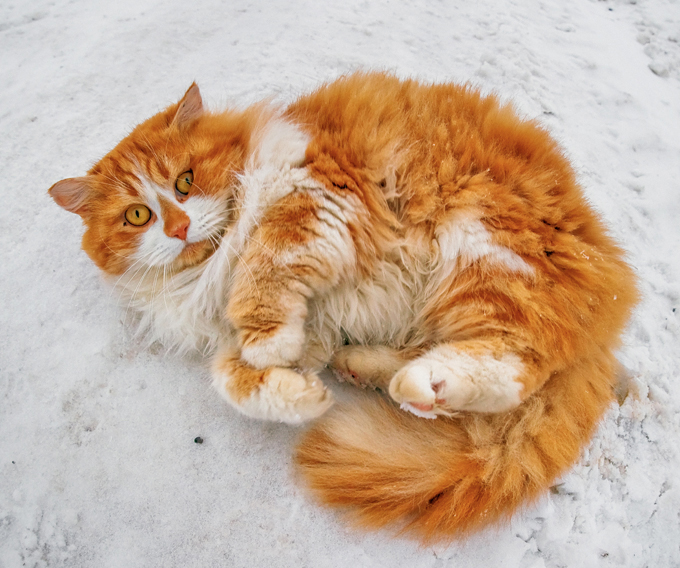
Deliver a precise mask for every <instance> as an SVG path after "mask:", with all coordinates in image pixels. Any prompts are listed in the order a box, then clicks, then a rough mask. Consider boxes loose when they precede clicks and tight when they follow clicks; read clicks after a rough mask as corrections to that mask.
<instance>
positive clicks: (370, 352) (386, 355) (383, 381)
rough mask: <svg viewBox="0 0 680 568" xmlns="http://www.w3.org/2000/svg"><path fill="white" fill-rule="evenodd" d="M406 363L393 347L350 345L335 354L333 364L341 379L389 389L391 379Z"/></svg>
mask: <svg viewBox="0 0 680 568" xmlns="http://www.w3.org/2000/svg"><path fill="white" fill-rule="evenodd" d="M405 362H406V361H405V359H403V357H402V356H401V354H400V352H399V351H397V350H396V349H392V348H390V347H385V346H382V345H375V346H374V345H371V346H367V345H347V346H345V347H343V348H341V349H339V350H338V351H337V352H336V353H335V356H334V357H333V361H332V362H331V366H332V368H333V372H334V373H335V376H336V377H337V378H338V380H339V381H341V382H347V383H350V384H351V385H354V386H355V387H359V388H362V389H365V388H366V387H369V388H373V389H382V390H387V386H388V385H389V382H390V379H391V378H392V377H393V376H394V373H396V372H397V371H398V370H399V369H400V368H401V367H402V366H403V365H404V363H405Z"/></svg>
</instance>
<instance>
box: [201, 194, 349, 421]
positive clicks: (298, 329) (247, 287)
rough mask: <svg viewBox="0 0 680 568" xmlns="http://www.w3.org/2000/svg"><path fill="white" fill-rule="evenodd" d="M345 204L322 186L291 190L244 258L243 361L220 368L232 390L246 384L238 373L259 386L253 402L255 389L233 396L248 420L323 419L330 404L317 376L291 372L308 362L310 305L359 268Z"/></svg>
mask: <svg viewBox="0 0 680 568" xmlns="http://www.w3.org/2000/svg"><path fill="white" fill-rule="evenodd" d="M346 205H347V204H346V203H345V202H344V201H343V200H342V199H341V198H340V197H338V196H334V195H331V194H329V193H328V191H327V190H325V189H324V188H323V187H321V186H320V185H319V184H317V185H316V186H312V187H307V188H306V189H305V191H296V192H293V193H291V194H290V195H288V196H286V197H285V198H283V199H281V200H280V201H278V202H277V203H276V204H274V205H273V206H272V207H271V208H270V209H269V210H268V211H267V212H266V214H265V216H264V218H263V219H262V221H261V223H260V225H259V226H258V228H257V230H256V231H255V233H254V234H253V236H252V237H251V238H250V239H249V241H248V246H247V248H246V249H245V251H244V252H243V254H242V255H241V257H240V264H239V265H238V270H237V275H236V278H235V281H234V283H233V285H232V289H231V294H230V298H229V302H228V307H227V318H228V320H229V321H230V323H231V325H232V326H233V327H234V328H235V330H236V333H237V337H238V340H237V342H238V355H239V357H238V360H234V358H233V357H232V358H229V357H227V358H226V359H225V360H222V361H220V360H216V363H215V368H216V369H217V375H218V380H221V381H224V382H225V384H227V385H231V386H229V387H228V390H229V389H231V390H233V389H234V388H237V387H236V386H234V385H239V384H241V382H243V381H241V380H240V379H237V378H235V375H237V374H240V373H245V375H248V376H247V378H246V379H244V382H245V383H247V384H251V383H253V384H254V383H256V384H258V385H259V386H258V388H257V389H255V390H252V392H256V394H255V395H252V396H254V398H249V397H250V396H251V395H250V394H248V393H250V392H251V391H248V393H246V396H245V397H244V396H241V394H239V395H238V397H236V398H234V397H233V396H232V395H229V396H232V399H233V400H237V404H238V405H240V406H241V408H242V409H243V411H244V412H245V413H246V414H251V415H259V416H260V417H262V418H268V419H275V420H284V421H288V422H290V421H296V420H298V417H300V419H301V420H305V419H308V418H312V417H314V416H317V415H319V414H321V413H322V412H323V411H325V410H326V409H327V408H328V406H329V404H330V400H331V398H330V393H326V392H325V390H323V384H322V383H321V381H320V380H319V379H318V378H317V377H316V376H315V375H313V374H310V373H303V374H301V373H298V372H297V371H294V370H292V369H293V368H296V367H298V366H301V365H305V364H306V363H307V360H308V359H309V358H308V357H306V350H307V346H308V341H307V337H306V330H305V322H306V319H307V310H308V305H307V304H308V301H309V299H310V298H312V297H313V296H315V295H318V294H323V293H324V292H325V291H326V290H328V289H330V288H331V287H333V286H335V285H337V283H338V282H339V281H340V279H341V278H342V277H343V276H345V275H348V274H350V273H351V270H352V269H353V267H354V265H355V260H356V259H355V249H354V244H353V239H352V236H351V235H350V230H349V228H348V226H347V222H348V216H349V214H350V213H351V211H348V210H347V207H346ZM238 388H240V387H238ZM231 390H230V392H231ZM239 392H240V391H239ZM239 397H240V398H239ZM243 401H246V403H247V405H246V406H247V409H246V407H245V406H243V404H244V403H243ZM262 401H264V402H262ZM261 404H265V405H266V406H267V410H266V411H265V410H262V409H261V408H260V406H258V405H261ZM253 408H256V409H255V410H252V409H253ZM291 415H292V416H293V419H292V420H291V418H290V417H291Z"/></svg>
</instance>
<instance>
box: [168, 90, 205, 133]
mask: <svg viewBox="0 0 680 568" xmlns="http://www.w3.org/2000/svg"><path fill="white" fill-rule="evenodd" d="M202 114H203V99H202V98H201V91H200V90H199V89H198V85H197V84H196V83H192V84H191V87H189V89H188V90H187V92H186V93H185V94H184V96H183V97H182V100H181V101H179V103H178V105H177V112H175V117H174V118H173V119H172V124H174V125H176V126H178V127H179V128H184V127H186V126H187V125H189V124H190V123H192V122H193V121H194V120H196V119H197V118H198V117H199V116H201V115H202Z"/></svg>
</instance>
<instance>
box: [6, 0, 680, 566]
mask: <svg viewBox="0 0 680 568" xmlns="http://www.w3.org/2000/svg"><path fill="white" fill-rule="evenodd" d="M0 53H2V57H1V58H0V70H1V71H2V83H3V84H2V88H0V140H1V141H0V167H1V168H2V176H1V178H2V180H3V191H2V196H3V197H2V200H3V204H2V207H1V208H0V231H1V233H0V234H1V235H2V253H1V254H2V261H1V263H0V345H1V347H0V566H1V567H2V568H15V567H24V566H25V567H47V566H49V567H73V568H84V567H97V568H109V567H110V568H113V567H120V568H135V567H149V566H163V567H172V566H177V567H203V566H225V567H226V566H228V567H260V566H262V567H269V566H277V567H296V568H299V567H314V568H316V567H321V568H323V567H329V568H331V567H345V566H358V567H385V568H393V567H400V566H404V567H422V568H426V567H428V568H429V567H432V568H434V567H456V568H459V567H477V566H479V567H482V566H483V567H487V566H488V567H495V566H504V567H511V568H514V567H525V568H543V567H560V566H569V567H610V566H611V567H622V566H624V567H645V566H650V567H655V568H656V567H670V566H680V516H679V515H680V480H679V478H678V473H677V472H678V471H680V451H679V450H680V388H679V381H678V379H679V378H680V286H679V284H678V282H679V276H680V254H678V252H677V249H678V247H679V245H680V229H679V228H678V226H679V225H678V219H679V218H680V2H679V1H678V0H637V1H635V0H628V1H624V0H605V1H595V0H571V1H570V2H562V1H560V0H522V1H520V0H509V1H502V0H480V1H477V2H464V1H462V0H440V1H436V0H392V1H389V0H375V1H372V2H369V1H359V0H343V1H342V2H340V1H334V2H322V1H319V0H285V1H283V0H278V1H272V2H265V1H263V0H261V1H259V2H258V1H249V0H230V1H229V2H222V1H221V0H201V1H196V2H180V1H179V0H163V1H159V0H117V1H116V2H103V1H97V2H92V1H88V0H22V1H21V2H19V1H18V0H15V1H12V0H10V1H5V2H3V3H1V4H0ZM358 68H363V69H388V70H392V71H394V72H395V73H397V74H398V75H400V76H403V77H419V78H421V79H423V80H428V81H457V82H466V81H469V82H471V83H473V84H475V85H477V86H479V87H480V88H482V89H483V90H484V91H486V92H491V91H495V92H497V93H498V94H500V96H501V97H502V98H503V99H504V100H508V101H514V103H515V104H516V106H517V108H518V110H519V111H520V112H521V113H522V115H523V116H525V117H528V118H535V119H538V120H539V121H540V122H542V123H543V124H544V125H545V126H546V127H547V128H548V129H549V130H550V131H551V132H552V133H553V134H554V136H555V137H556V138H557V139H558V140H559V141H560V142H561V144H562V145H563V147H564V149H565V151H566V152H567V154H568V155H569V156H570V158H571V159H572V161H573V163H574V165H575V167H576V169H577V170H578V172H579V175H580V179H581V182H582V184H583V186H584V188H585V191H586V193H587V195H588V197H589V199H590V200H591V202H592V203H593V205H594V206H595V207H596V208H597V209H598V210H599V211H600V212H601V214H602V215H603V217H604V218H605V219H606V221H607V223H608V224H609V226H610V227H611V231H612V233H613V234H614V235H615V236H616V238H617V239H618V240H619V241H620V242H621V243H622V244H623V246H624V247H625V248H626V249H627V250H628V251H629V258H630V262H631V264H632V265H633V266H634V267H635V268H636V270H637V273H638V275H639V277H640V281H641V287H642V291H643V293H644V299H643V301H642V303H641V304H640V306H639V308H638V309H637V311H636V313H635V316H634V318H633V321H632V322H631V325H630V327H629V330H628V332H627V334H626V336H625V341H624V345H623V347H622V348H621V350H620V353H619V358H620V361H621V362H622V364H623V365H624V366H625V367H626V369H627V370H628V371H627V376H628V379H627V381H626V384H624V389H623V390H622V393H621V397H620V398H621V400H620V404H613V405H612V407H611V409H610V410H609V411H608V413H607V414H606V416H605V418H604V419H603V421H602V425H601V427H600V429H599V431H598V433H597V435H596V437H595V439H594V440H593V441H592V443H591V444H590V445H589V446H588V447H586V448H585V449H584V451H583V455H582V458H581V460H580V462H579V463H578V464H577V465H576V466H575V467H574V468H573V470H572V471H571V472H570V473H568V474H566V475H565V476H564V477H563V478H562V479H561V480H560V482H559V483H558V484H556V485H555V486H554V487H553V488H552V491H551V492H550V493H549V494H548V495H546V496H545V497H544V498H543V499H542V500H541V501H540V502H539V503H537V504H536V505H534V506H532V507H529V508H526V509H525V510H523V511H520V512H518V513H517V514H516V515H515V517H514V518H513V520H512V522H511V523H510V524H508V525H504V526H501V527H498V528H493V529H488V530H486V531H483V532H481V533H479V534H478V535H475V536H473V537H471V538H468V539H466V540H463V541H461V542H455V543H453V544H451V545H448V546H445V545H438V546H435V547H420V546H418V545H417V544H416V543H414V542H412V541H409V540H405V539H403V538H398V537H397V538H395V537H394V536H393V535H392V534H390V533H389V532H379V533H364V532H361V531H357V530H355V529H353V528H351V527H350V526H348V525H347V524H346V523H345V521H344V520H343V516H342V514H341V513H340V512H337V511H334V510H329V509H326V508H324V507H321V506H319V505H318V504H317V503H316V502H315V501H314V500H313V499H312V498H311V497H310V496H309V494H308V493H307V491H306V489H305V487H304V485H303V484H302V483H301V482H300V480H299V479H298V478H297V476H296V474H295V471H294V468H293V465H292V462H291V454H292V450H293V447H294V444H295V441H296V439H297V437H298V435H299V429H296V428H292V427H288V426H284V425H281V424H272V423H262V422H256V421H253V420H250V419H247V418H245V417H242V416H240V415H238V414H236V413H235V411H233V410H232V409H230V408H229V407H228V406H227V405H226V404H224V403H223V401H222V400H221V399H220V398H219V397H218V396H217V395H216V394H215V393H214V392H213V391H212V389H211V387H210V384H209V377H208V373H207V371H206V368H205V365H204V362H203V361H202V360H201V357H200V356H195V357H193V358H191V357H190V358H182V359H180V358H177V357H170V356H167V355H165V354H164V353H163V351H162V350H161V349H158V350H156V351H153V350H152V351H149V350H144V349H142V348H141V347H140V346H138V345H137V344H136V343H135V341H134V340H133V339H132V335H131V333H130V330H129V329H128V328H127V327H126V325H125V324H124V323H123V321H124V319H125V312H126V306H125V305H120V304H119V302H118V298H117V297H116V295H115V293H112V292H111V291H110V289H109V288H107V287H106V286H105V285H104V283H103V282H102V280H101V278H100V276H99V274H98V272H97V270H96V268H95V267H94V266H93V265H92V263H91V262H90V261H89V259H88V258H87V257H86V255H85V254H84V253H83V252H82V251H81V250H80V236H81V234H82V226H81V223H80V220H79V218H78V217H76V216H75V215H70V214H68V213H66V212H64V211H62V210H61V209H59V208H58V207H57V206H56V205H55V204H54V203H53V202H52V200H51V199H50V198H49V197H48V196H47V194H46V192H47V189H48V188H49V187H50V185H52V184H53V183H54V182H56V181H58V180H59V179H62V178H64V177H71V176H77V175H83V174H84V173H85V171H86V170H87V169H88V168H89V167H90V166H91V165H92V164H93V163H94V162H95V161H96V160H97V159H99V158H100V157H101V156H102V155H104V154H105V153H106V152H107V151H108V150H109V149H111V148H112V147H113V146H114V145H115V144H116V142H117V141H118V140H119V139H120V138H121V137H123V136H124V135H125V134H126V133H128V132H129V131H130V130H131V128H132V127H133V126H134V125H135V124H136V123H138V122H139V121H141V120H143V119H145V118H146V117H148V116H149V115H151V114H153V113H154V112H157V111H158V110H160V109H161V108H164V107H165V106H166V105H168V104H170V103H171V102H174V101H176V100H177V99H179V98H180V97H181V96H182V94H183V93H184V91H185V90H186V88H187V87H188V86H189V85H190V84H191V82H192V81H193V80H196V81H197V82H198V84H199V85H200V87H201V90H202V92H203V95H204V98H205V100H206V101H207V102H208V103H209V104H210V106H211V107H212V108H220V107H222V106H224V105H226V104H232V105H245V104H248V103H251V102H253V101H256V100H259V99H261V98H264V97H270V96H273V97H275V99H276V100H279V101H282V102H285V101H289V100H291V99H293V98H294V97H295V96H297V95H298V94H300V93H302V92H305V91H308V90H310V89H312V88H314V86H316V85H317V84H319V83H320V82H322V81H324V80H328V79H332V78H334V77H337V76H338V75H340V74H342V73H345V72H348V71H352V70H355V69H358ZM329 386H330V388H332V389H334V390H335V391H340V398H341V399H342V398H343V392H342V389H341V388H340V387H339V386H338V385H336V384H334V383H333V382H332V381H329ZM347 396H351V395H349V394H347V393H345V394H344V398H347ZM361 396H364V395H361ZM346 403H347V402H346ZM199 437H200V438H201V439H202V443H198V441H200V440H196V439H197V438H199Z"/></svg>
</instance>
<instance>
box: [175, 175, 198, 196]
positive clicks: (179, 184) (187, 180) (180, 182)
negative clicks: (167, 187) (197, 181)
mask: <svg viewBox="0 0 680 568" xmlns="http://www.w3.org/2000/svg"><path fill="white" fill-rule="evenodd" d="M192 183H194V172H192V171H191V170H187V171H186V172H184V173H183V174H182V175H181V176H179V177H178V178H177V181H176V182H175V189H176V190H177V192H178V193H181V194H182V195H189V190H190V189H191V184H192Z"/></svg>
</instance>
